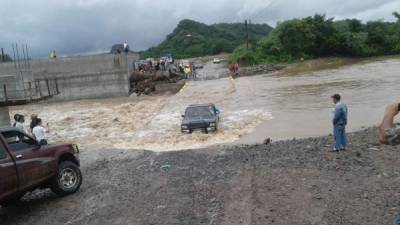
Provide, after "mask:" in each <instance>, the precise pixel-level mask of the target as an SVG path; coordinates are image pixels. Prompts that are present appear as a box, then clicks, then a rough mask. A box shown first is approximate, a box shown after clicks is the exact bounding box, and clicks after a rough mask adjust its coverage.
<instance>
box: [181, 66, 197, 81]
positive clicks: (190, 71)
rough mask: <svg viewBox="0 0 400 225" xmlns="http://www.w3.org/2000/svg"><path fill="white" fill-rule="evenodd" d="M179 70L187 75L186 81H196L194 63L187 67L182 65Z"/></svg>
mask: <svg viewBox="0 0 400 225" xmlns="http://www.w3.org/2000/svg"><path fill="white" fill-rule="evenodd" d="M179 70H180V71H181V73H184V74H185V79H196V78H197V73H196V66H195V65H194V64H193V63H188V64H186V65H183V64H180V65H179Z"/></svg>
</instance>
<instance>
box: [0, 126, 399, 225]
mask: <svg viewBox="0 0 400 225" xmlns="http://www.w3.org/2000/svg"><path fill="white" fill-rule="evenodd" d="M375 135H376V134H375V130H374V129H369V130H366V131H361V132H357V133H354V134H351V135H349V142H350V145H349V147H348V151H346V152H340V153H331V152H328V150H329V149H330V148H331V144H332V143H331V137H323V138H309V139H304V140H292V141H282V142H276V143H273V144H271V145H254V146H235V147H215V148H209V149H202V150H191V151H180V152H168V153H158V154H157V153H153V152H148V151H129V150H124V151H120V150H108V151H86V152H83V153H82V165H83V166H82V167H83V168H82V169H83V174H84V184H83V186H82V189H81V191H80V192H79V193H77V194H75V195H72V196H69V197H65V198H57V197H55V196H54V195H53V194H51V193H50V192H49V191H44V192H43V191H42V192H37V193H34V194H30V195H27V196H25V199H24V201H23V202H22V203H20V204H19V205H18V206H15V207H12V208H6V209H5V208H0V224H7V225H15V224H53V225H57V224H74V225H78V224H96V225H101V224H107V225H108V224H114V225H115V224H123V225H126V224H138V225H150V224H153V225H156V224H160V225H166V224H207V225H208V224H218V225H219V224H227V225H228V224H229V225H232V224H260V225H261V224H263V225H265V224H281V225H288V224H318V225H320V224H326V225H328V224H329V225H331V224H342V225H348V224H352V225H358V224H359V225H361V224H362V225H376V224H380V225H391V224H393V222H394V220H395V216H396V210H397V207H398V206H399V204H400V202H399V195H400V191H399V186H400V170H399V167H398V165H399V164H400V157H399V150H400V148H399V147H390V146H381V145H379V144H377V143H376V139H375Z"/></svg>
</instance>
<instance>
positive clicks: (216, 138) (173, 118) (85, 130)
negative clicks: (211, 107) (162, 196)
mask: <svg viewBox="0 0 400 225" xmlns="http://www.w3.org/2000/svg"><path fill="white" fill-rule="evenodd" d="M320 63H321V64H320ZM324 63H325V64H324ZM335 63H336V62H333V63H326V60H325V62H324V61H321V62H319V61H318V60H317V61H314V64H315V65H317V67H316V68H317V69H318V70H314V68H315V67H314V66H310V65H311V64H308V63H303V64H299V65H295V66H294V67H292V68H288V69H287V70H285V71H282V72H279V73H274V74H268V75H259V76H252V77H241V78H238V79H236V80H234V81H232V80H231V79H229V78H220V79H215V78H219V77H220V74H221V72H222V70H223V68H224V67H225V66H224V65H223V64H220V65H213V64H212V63H207V64H206V67H205V69H204V70H203V71H199V75H198V77H199V81H189V82H188V84H187V85H186V87H185V88H184V89H183V90H182V91H181V92H179V93H178V94H176V95H171V96H150V97H139V98H138V97H135V98H117V99H102V100H82V101H73V102H61V103H42V104H32V105H27V106H18V107H12V108H11V109H10V111H11V112H10V113H11V114H14V113H17V112H18V113H23V114H25V115H27V116H29V115H30V114H32V113H36V114H39V116H40V117H42V118H43V119H44V121H45V123H47V122H48V123H49V125H50V128H51V132H50V134H49V139H50V141H51V142H76V143H78V144H79V145H81V146H82V147H83V148H88V149H91V148H123V149H131V148H134V149H149V150H155V151H166V150H179V149H190V148H201V147H206V146H210V145H215V144H228V143H256V142H262V141H263V140H264V139H265V138H266V137H271V138H272V139H273V140H280V139H289V138H301V137H309V136H320V135H326V134H329V133H331V123H330V121H331V107H332V102H331V99H330V96H331V95H332V94H334V93H340V94H342V96H343V101H344V102H345V103H346V104H347V105H348V107H349V126H348V130H349V131H352V130H357V129H361V128H362V127H368V126H373V125H377V124H378V123H379V122H380V120H381V117H382V113H383V110H384V107H385V105H386V104H388V103H389V102H394V101H400V98H399V96H400V85H399V84H400V58H399V57H390V58H381V59H374V60H368V61H363V62H360V61H358V60H344V61H340V62H339V63H336V64H335ZM337 64H339V65H337ZM343 65H344V66H343ZM221 69H222V70H221ZM320 69H325V70H320ZM213 71H214V72H213ZM213 76H215V77H213ZM208 79H211V80H208ZM209 102H213V103H215V104H216V105H217V106H218V107H219V108H220V110H221V117H222V118H221V124H220V126H219V131H218V133H216V134H202V133H193V134H181V133H180V129H179V126H180V120H181V114H182V113H183V112H184V109H185V107H186V106H187V105H189V104H194V103H209Z"/></svg>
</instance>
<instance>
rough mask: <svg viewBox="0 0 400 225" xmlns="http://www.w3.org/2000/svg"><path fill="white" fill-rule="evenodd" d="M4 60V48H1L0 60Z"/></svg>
mask: <svg viewBox="0 0 400 225" xmlns="http://www.w3.org/2000/svg"><path fill="white" fill-rule="evenodd" d="M4 61H6V60H5V58H4V49H3V48H1V62H4Z"/></svg>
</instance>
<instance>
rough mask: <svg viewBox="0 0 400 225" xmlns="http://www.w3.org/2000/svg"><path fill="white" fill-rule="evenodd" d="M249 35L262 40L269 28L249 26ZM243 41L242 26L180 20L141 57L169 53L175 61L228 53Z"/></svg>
mask: <svg viewBox="0 0 400 225" xmlns="http://www.w3.org/2000/svg"><path fill="white" fill-rule="evenodd" d="M248 29H249V34H250V35H249V36H250V37H252V38H253V39H256V38H261V37H265V36H266V35H267V34H268V33H269V32H270V31H271V30H272V28H271V27H270V26H268V25H267V24H250V25H249V28H248ZM245 40H246V31H245V25H244V24H243V23H233V24H227V23H222V24H215V25H206V24H203V23H199V22H196V21H192V20H182V21H181V22H180V23H179V24H178V26H177V27H176V28H175V30H174V31H173V32H172V33H171V34H169V35H168V36H167V38H166V40H165V41H163V42H162V43H161V44H160V45H158V46H156V47H152V48H150V49H148V50H146V51H144V52H141V54H140V55H141V58H149V57H161V56H164V55H166V54H172V55H173V56H174V57H175V58H178V59H179V58H191V57H199V56H205V55H215V54H219V53H222V52H232V51H233V50H234V49H235V48H236V47H237V46H238V45H240V44H242V43H243V42H245Z"/></svg>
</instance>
